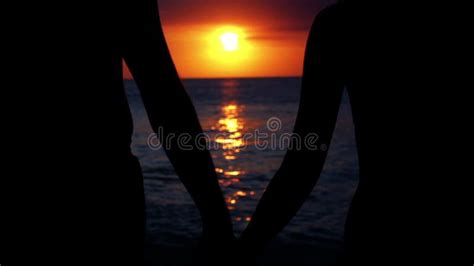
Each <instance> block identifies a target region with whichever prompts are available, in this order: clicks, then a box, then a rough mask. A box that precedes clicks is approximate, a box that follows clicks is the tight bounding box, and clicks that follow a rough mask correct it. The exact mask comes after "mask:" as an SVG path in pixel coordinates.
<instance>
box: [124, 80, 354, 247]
mask: <svg viewBox="0 0 474 266" xmlns="http://www.w3.org/2000/svg"><path fill="white" fill-rule="evenodd" d="M183 82H184V85H185V87H186V89H187V91H188V93H189V95H190V96H191V99H192V100H193V102H194V105H195V107H196V110H197V112H198V115H199V119H200V121H201V124H202V126H203V129H204V131H205V132H206V133H208V134H209V135H210V136H211V137H212V139H213V140H215V143H214V144H217V145H215V146H216V149H213V150H212V156H213V159H214V162H215V165H216V171H217V172H218V173H219V178H220V180H219V182H220V184H221V187H222V189H223V192H224V194H225V195H224V196H225V199H226V202H227V204H228V206H229V210H230V212H231V215H232V219H233V222H234V228H235V233H236V235H238V234H239V233H240V232H241V231H242V230H243V229H244V228H245V226H246V225H247V223H248V221H249V219H250V217H251V215H252V213H253V211H254V209H255V207H256V205H257V203H258V200H259V198H260V197H261V195H262V193H263V191H264V190H265V187H266V186H267V184H268V182H269V180H271V178H272V177H273V175H274V173H275V172H276V171H277V170H278V168H279V166H280V164H281V161H282V159H283V156H284V154H285V149H284V147H277V149H272V148H266V149H262V148H258V147H257V146H255V145H252V144H254V143H253V142H252V141H246V140H245V139H244V138H243V137H242V136H243V135H245V134H246V133H252V132H255V130H258V131H260V132H264V133H273V134H275V135H277V136H279V135H280V134H282V133H291V132H292V128H293V126H294V122H295V118H296V114H297V111H298V103H299V92H300V84H301V79H299V78H273V79H212V80H205V79H203V80H184V81H183ZM125 85H126V90H127V94H128V97H129V103H130V106H131V110H132V115H133V118H134V136H133V152H134V154H135V155H136V156H137V157H138V158H139V160H140V163H141V165H142V169H143V172H144V177H145V192H146V203H147V235H148V241H149V242H150V243H152V244H156V245H161V246H179V245H181V244H182V243H187V242H191V241H193V240H195V239H197V238H198V237H199V233H200V227H201V224H200V219H199V215H198V211H197V209H196V207H195V206H194V204H193V202H192V200H191V198H190V196H189V195H188V193H187V192H186V190H185V188H184V186H183V185H182V184H181V183H180V181H179V179H178V177H177V176H176V174H175V172H174V169H173V167H172V166H171V165H170V163H169V162H168V160H167V158H166V155H165V154H164V152H163V151H161V150H153V149H151V148H150V147H149V145H148V138H149V136H150V134H152V130H151V128H150V126H149V124H148V120H147V116H146V113H145V111H144V107H143V104H142V101H141V98H140V95H139V92H138V90H137V88H136V85H135V83H134V82H133V81H125ZM269 119H272V121H278V127H277V128H271V129H269V128H268V125H267V122H268V120H269ZM246 144H247V145H246ZM357 181H358V162H357V154H356V147H355V139H354V127H353V123H352V116H351V111H350V104H349V100H348V97H347V95H345V96H344V98H343V103H342V105H341V110H340V113H339V118H338V122H337V126H336V131H335V135H334V138H333V141H332V144H331V149H330V150H329V156H328V159H327V162H326V165H325V167H324V171H323V173H322V176H321V178H320V181H319V183H318V184H317V186H316V187H315V189H314V191H313V193H312V195H311V197H310V198H309V200H308V201H307V202H306V203H305V205H304V206H303V208H302V209H301V211H300V212H299V213H298V215H297V216H296V217H295V218H294V219H293V220H292V222H291V224H290V225H289V226H288V227H287V228H286V229H285V230H284V231H283V232H282V233H281V234H280V235H279V236H278V240H279V241H280V242H283V243H286V244H289V245H291V244H304V245H312V244H321V243H329V242H330V243H340V242H341V241H342V237H343V229H344V222H345V217H346V213H347V210H348V207H349V204H350V201H351V199H352V195H353V193H354V191H355V187H356V185H357Z"/></svg>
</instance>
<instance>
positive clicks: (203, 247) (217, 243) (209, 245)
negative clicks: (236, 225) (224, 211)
mask: <svg viewBox="0 0 474 266" xmlns="http://www.w3.org/2000/svg"><path fill="white" fill-rule="evenodd" d="M235 250H236V239H235V237H234V235H233V233H232V232H218V231H215V232H205V233H204V234H203V236H202V238H201V239H200V241H199V244H198V247H197V249H196V250H195V253H194V259H193V265H195V266H209V265H221V264H223V262H224V261H225V262H226V263H225V264H227V265H228V264H229V263H228V260H229V258H232V257H234V256H235V255H236V254H235ZM231 265H233V264H231Z"/></svg>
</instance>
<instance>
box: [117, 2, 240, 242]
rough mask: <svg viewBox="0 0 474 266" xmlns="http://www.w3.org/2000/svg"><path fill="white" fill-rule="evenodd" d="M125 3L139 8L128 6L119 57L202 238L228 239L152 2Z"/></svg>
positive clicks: (227, 224)
mask: <svg viewBox="0 0 474 266" xmlns="http://www.w3.org/2000/svg"><path fill="white" fill-rule="evenodd" d="M130 2H134V3H136V2H138V3H139V4H133V7H131V8H130V12H129V13H128V14H129V15H130V16H131V17H130V19H129V21H130V25H128V26H127V28H126V30H125V31H126V32H125V35H126V36H125V37H124V40H125V39H126V40H128V41H129V42H128V43H127V45H126V47H125V48H124V59H125V61H126V63H127V65H128V66H129V68H130V71H131V73H132V75H133V77H134V79H135V81H136V83H137V85H138V87H139V89H140V92H141V95H142V98H143V102H144V104H145V108H146V110H147V113H148V117H149V119H150V122H151V125H152V128H153V130H154V131H155V132H157V133H159V134H160V133H163V134H162V135H163V136H161V137H163V139H164V140H166V139H167V140H168V141H166V143H162V144H163V147H164V148H165V150H166V153H167V155H168V157H169V159H170V161H171V163H172V164H173V166H174V168H175V170H176V172H177V174H178V176H179V177H180V179H181V181H182V182H183V183H184V185H185V186H186V188H187V190H188V191H189V193H190V194H191V196H192V198H193V200H194V201H195V203H196V205H197V207H198V208H199V210H200V213H201V217H202V221H203V227H204V228H203V230H204V236H205V237H207V238H218V239H224V238H232V237H233V235H232V223H231V219H230V215H229V213H228V210H227V206H226V204H225V201H224V198H223V196H222V192H221V190H220V187H219V184H218V180H217V175H216V173H215V168H214V164H213V162H212V158H211V155H210V153H209V151H208V150H207V149H202V147H206V146H205V142H204V139H201V140H200V142H199V143H200V144H201V148H200V149H199V147H197V145H196V142H195V140H196V139H197V137H198V136H199V134H201V133H202V129H201V126H200V123H199V120H198V117H197V114H196V111H195V109H194V106H193V104H192V102H191V100H190V98H189V97H188V94H187V93H186V91H185V89H184V87H183V85H182V83H181V80H180V78H179V76H178V73H177V71H176V68H175V66H174V64H173V60H172V58H171V55H170V52H169V50H168V46H167V44H166V41H165V37H164V34H163V30H162V27H161V24H160V18H159V15H158V6H157V3H156V0H135V1H130ZM159 128H161V129H162V132H160V131H161V129H160V130H159ZM184 134H186V135H188V136H189V137H190V139H191V141H189V142H188V143H185V144H186V146H185V147H183V146H180V145H179V143H178V142H179V141H180V139H179V138H178V136H182V135H184ZM173 136H174V137H173ZM181 140H183V139H181ZM188 148H190V150H188Z"/></svg>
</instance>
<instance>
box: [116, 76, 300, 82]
mask: <svg viewBox="0 0 474 266" xmlns="http://www.w3.org/2000/svg"><path fill="white" fill-rule="evenodd" d="M285 78H287V79H288V78H302V76H255V77H182V78H180V79H181V80H204V79H285ZM123 80H124V81H134V79H133V78H124V79H123Z"/></svg>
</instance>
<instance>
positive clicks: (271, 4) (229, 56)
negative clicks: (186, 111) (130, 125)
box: [125, 0, 333, 78]
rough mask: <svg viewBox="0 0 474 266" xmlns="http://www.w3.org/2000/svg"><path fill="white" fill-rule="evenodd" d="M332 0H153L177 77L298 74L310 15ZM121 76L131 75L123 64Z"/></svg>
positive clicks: (310, 20) (301, 66) (312, 15)
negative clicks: (123, 73)
mask: <svg viewBox="0 0 474 266" xmlns="http://www.w3.org/2000/svg"><path fill="white" fill-rule="evenodd" d="M331 2H333V0H301V1H288V0H260V1H254V0H233V1H230V0H219V1H215V0H201V1H194V0H159V5H160V16H161V21H162V24H163V30H164V33H165V37H166V41H167V43H168V46H169V48H170V51H171V55H172V57H173V60H174V63H175V65H176V67H177V69H178V72H179V75H180V76H181V77H182V78H229V77H282V76H284V77H288V76H301V74H302V69H303V59H304V51H305V46H306V41H307V38H308V32H309V29H310V28H311V24H312V22H313V19H314V17H315V16H316V15H317V14H318V12H319V11H320V10H321V9H322V8H324V7H325V6H327V5H328V4H330V3H331ZM125 78H131V75H130V73H129V71H128V69H126V68H125Z"/></svg>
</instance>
